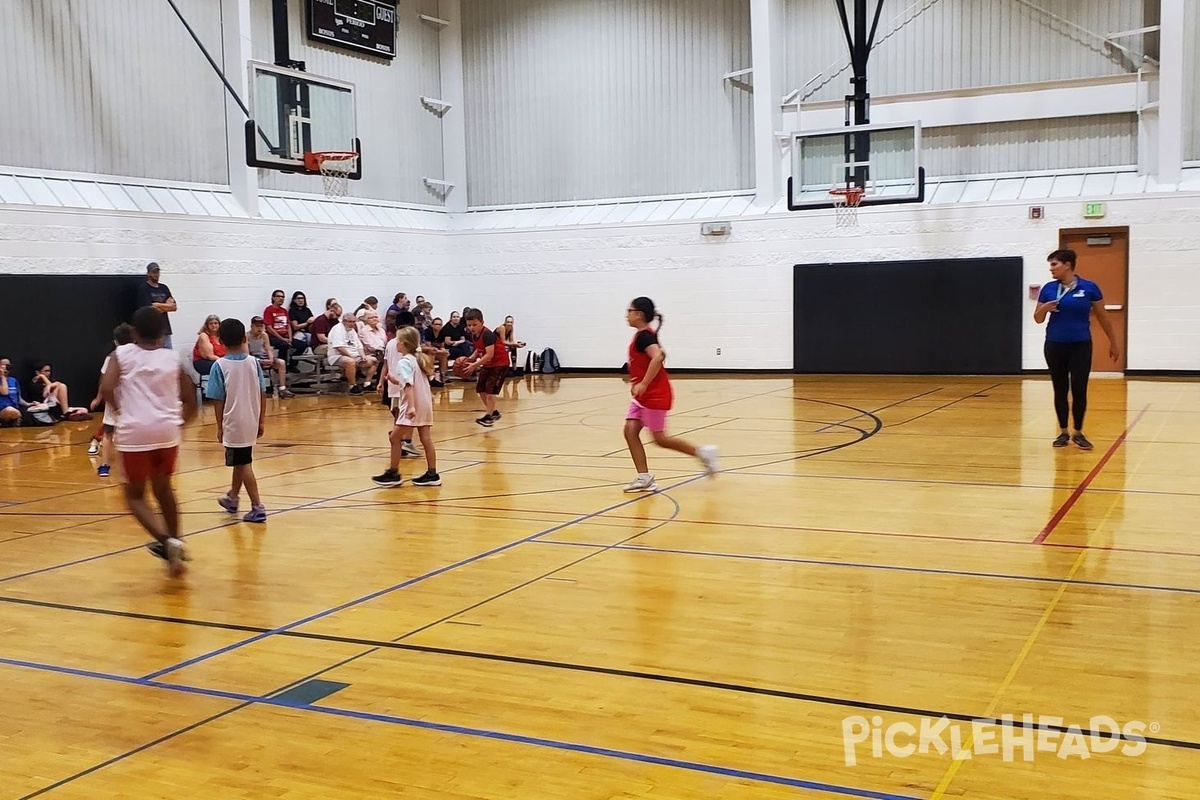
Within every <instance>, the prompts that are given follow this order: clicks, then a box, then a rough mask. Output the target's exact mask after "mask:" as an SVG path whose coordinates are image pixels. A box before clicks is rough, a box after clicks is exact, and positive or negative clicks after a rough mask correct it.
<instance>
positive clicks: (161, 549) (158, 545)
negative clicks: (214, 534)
mask: <svg viewBox="0 0 1200 800" xmlns="http://www.w3.org/2000/svg"><path fill="white" fill-rule="evenodd" d="M146 549H147V550H148V551H149V552H150V555H152V556H154V557H155V558H161V559H162V560H163V561H166V560H167V546H166V545H165V544H163V543H162V542H159V541H153V542H151V543H150V544H148V545H146ZM183 560H184V561H191V560H192V554H191V553H189V552H188V551H187V550H184V551H183Z"/></svg>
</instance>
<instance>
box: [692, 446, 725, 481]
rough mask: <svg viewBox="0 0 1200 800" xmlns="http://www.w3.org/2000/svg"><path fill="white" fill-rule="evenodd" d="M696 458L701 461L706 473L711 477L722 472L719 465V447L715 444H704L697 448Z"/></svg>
mask: <svg viewBox="0 0 1200 800" xmlns="http://www.w3.org/2000/svg"><path fill="white" fill-rule="evenodd" d="M696 458H698V459H700V463H702V464H703V465H704V471H705V472H707V473H708V474H709V475H716V474H717V473H718V472H720V471H721V465H720V464H718V463H717V446H716V445H713V444H702V445H700V446H699V447H697V448H696Z"/></svg>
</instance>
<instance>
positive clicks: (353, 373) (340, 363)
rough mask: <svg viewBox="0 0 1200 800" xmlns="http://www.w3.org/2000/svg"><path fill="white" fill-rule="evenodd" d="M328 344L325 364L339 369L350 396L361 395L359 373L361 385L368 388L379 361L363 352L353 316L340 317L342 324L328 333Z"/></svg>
mask: <svg viewBox="0 0 1200 800" xmlns="http://www.w3.org/2000/svg"><path fill="white" fill-rule="evenodd" d="M335 305H336V303H335ZM328 344H329V352H328V354H327V355H326V357H325V358H326V363H328V364H329V366H330V367H332V368H334V369H340V370H341V371H342V374H343V375H345V376H346V382H347V383H348V384H350V394H355V395H358V394H362V393H363V385H362V384H360V383H359V382H358V374H359V372H360V371H361V372H362V374H363V383H365V384H367V385H368V386H370V385H371V379H372V378H374V377H375V370H376V369H378V368H379V361H378V360H377V359H376V358H375V356H371V355H367V354H366V353H364V352H363V346H362V340H361V339H359V338H358V326H357V324H356V321H355V319H354V314H352V313H350V312H346V313H345V314H343V315H342V323H341V324H340V325H335V326H334V327H333V328H332V329H331V330H330V331H329V338H328Z"/></svg>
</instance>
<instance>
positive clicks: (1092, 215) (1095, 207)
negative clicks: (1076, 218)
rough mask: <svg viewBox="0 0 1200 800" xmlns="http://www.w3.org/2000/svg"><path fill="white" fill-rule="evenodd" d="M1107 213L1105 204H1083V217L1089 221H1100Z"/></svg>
mask: <svg viewBox="0 0 1200 800" xmlns="http://www.w3.org/2000/svg"><path fill="white" fill-rule="evenodd" d="M1107 213H1108V212H1107V211H1106V210H1105V208H1104V203H1084V204H1083V216H1084V217H1085V218H1087V219H1098V218H1100V217H1103V216H1104V215H1105V214H1107Z"/></svg>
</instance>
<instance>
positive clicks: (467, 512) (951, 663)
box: [0, 377, 1200, 800]
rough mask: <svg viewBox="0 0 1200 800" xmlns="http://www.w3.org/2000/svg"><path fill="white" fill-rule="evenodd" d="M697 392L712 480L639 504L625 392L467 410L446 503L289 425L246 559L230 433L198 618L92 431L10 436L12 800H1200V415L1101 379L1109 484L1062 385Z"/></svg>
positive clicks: (327, 425) (4, 457)
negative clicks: (493, 416) (1001, 748)
mask: <svg viewBox="0 0 1200 800" xmlns="http://www.w3.org/2000/svg"><path fill="white" fill-rule="evenodd" d="M676 386H677V395H678V403H677V405H678V407H677V412H676V413H675V415H674V417H673V419H674V430H675V431H676V432H679V433H684V434H685V435H686V436H687V437H688V438H691V439H693V440H694V441H696V442H704V441H711V442H714V443H716V444H718V445H719V446H720V447H721V449H722V456H723V459H722V460H723V466H724V467H725V469H726V471H725V472H724V473H722V474H721V475H719V476H718V477H717V478H715V479H713V480H709V479H705V478H702V477H700V476H699V475H698V474H697V467H696V464H695V463H693V462H692V461H690V460H688V459H684V458H682V457H676V456H674V455H673V454H668V453H665V452H663V451H658V450H654V449H651V450H650V458H651V465H652V467H653V468H654V470H655V472H656V474H657V476H658V479H659V484H660V486H661V487H662V492H661V493H660V494H657V495H637V496H632V495H626V494H623V493H622V492H621V485H622V484H623V483H624V482H626V481H627V480H629V479H630V478H631V477H632V468H631V465H630V463H629V460H628V456H627V455H626V454H625V452H624V447H623V442H622V439H621V435H620V427H621V419H622V414H623V411H624V409H625V405H626V402H627V397H628V394H627V389H626V387H625V385H624V384H622V383H621V382H619V381H618V380H617V379H615V378H607V377H606V378H599V377H576V378H571V377H568V378H562V379H538V380H536V381H522V382H520V383H517V384H513V385H510V386H509V388H508V389H506V395H505V399H504V400H503V401H502V403H501V409H502V411H504V412H505V416H504V419H503V420H502V421H501V422H500V423H499V424H498V425H497V426H496V427H495V428H494V429H492V430H483V429H480V428H478V426H476V425H475V424H474V423H473V422H472V420H473V418H474V416H475V415H476V414H477V413H478V409H479V405H478V403H477V400H476V399H475V398H474V396H473V393H472V392H470V391H468V390H464V389H463V388H461V386H459V387H456V388H455V387H452V388H451V389H449V390H446V391H443V392H441V393H440V399H439V402H440V404H441V405H440V407H439V409H438V412H437V413H438V416H437V424H436V427H435V436H436V438H437V440H438V443H439V448H440V467H441V470H442V473H443V475H444V480H445V485H444V486H442V487H441V488H440V489H417V488H412V487H407V486H406V487H403V488H400V489H390V490H381V489H377V488H374V487H373V486H372V484H371V483H370V481H369V476H371V475H373V474H375V473H377V472H379V471H381V470H382V468H383V467H384V466H385V464H384V453H385V447H386V442H385V439H384V437H385V434H386V431H387V429H388V417H387V414H386V412H385V411H384V410H383V409H382V407H380V406H379V405H378V404H377V403H376V402H374V401H373V400H372V399H371V398H348V397H324V398H298V399H295V400H291V401H287V402H282V403H280V402H279V401H276V400H272V401H271V402H270V412H271V416H270V418H269V420H268V423H267V435H266V437H265V438H264V439H263V441H262V443H261V446H260V447H259V448H258V449H257V451H256V452H257V462H256V471H257V473H258V476H259V479H260V481H261V483H262V486H263V490H264V496H265V498H266V500H267V503H268V508H269V509H270V511H271V512H273V513H272V516H271V517H270V519H269V521H268V522H267V524H266V525H259V526H254V525H248V524H243V523H240V522H237V521H236V519H235V518H232V517H230V516H228V515H226V514H225V513H224V512H223V511H221V510H220V509H219V508H218V507H217V504H216V497H217V496H218V494H219V493H221V492H222V491H223V490H224V488H225V486H226V485H227V481H228V470H227V469H225V467H224V466H223V460H222V451H221V449H220V447H219V446H218V444H217V443H216V442H215V441H214V436H215V429H214V426H213V419H212V409H211V407H209V408H206V409H205V410H204V411H203V415H202V417H201V418H200V419H199V420H198V421H197V423H195V424H193V425H192V426H191V427H189V429H188V431H187V441H186V443H185V445H184V447H183V450H182V454H181V460H180V472H179V475H178V476H177V481H176V485H177V489H178V492H179V494H180V497H181V500H182V505H183V510H184V515H185V516H184V525H185V530H186V531H187V533H188V534H189V535H188V542H189V545H190V548H191V550H192V553H193V555H194V558H195V560H194V561H193V562H192V566H191V572H190V574H189V575H188V577H187V578H186V579H185V580H183V581H178V582H175V581H171V580H169V579H168V578H167V577H166V576H165V574H164V570H163V564H162V562H160V561H158V560H156V559H154V558H153V557H151V556H150V555H148V554H147V553H146V552H145V551H144V550H143V549H142V545H143V544H144V543H145V538H144V536H143V534H142V533H141V532H140V531H139V530H138V529H136V527H135V525H134V524H133V522H132V521H131V519H130V518H129V517H128V516H127V515H126V513H125V512H124V506H123V501H122V498H121V494H120V488H119V486H118V483H117V480H116V479H115V478H114V479H111V480H110V481H108V482H102V481H101V480H100V479H97V478H96V477H95V472H94V468H93V466H92V464H91V463H89V459H88V458H87V457H86V456H85V454H84V444H85V443H86V441H87V438H88V435H89V433H90V431H91V430H92V424H94V423H92V424H87V425H64V426H59V427H56V428H50V429H22V430H9V431H3V432H0V520H2V522H0V685H3V687H4V691H3V701H2V708H3V713H0V800H9V799H10V798H25V797H35V796H45V797H49V798H89V799H90V798H101V797H117V796H120V797H124V798H178V797H181V796H189V797H203V798H206V799H207V798H267V797H278V798H335V797H337V798H362V797H385V796H386V797H404V798H451V799H452V800H453V799H457V798H504V799H506V800H507V799H508V798H512V799H513V800H540V799H541V798H589V799H590V798H678V799H679V800H695V799H696V798H730V799H734V798H737V799H740V798H777V797H778V798H782V797H788V798H793V797H838V796H842V797H871V798H931V797H932V798H940V797H969V798H1005V799H1006V800H1009V799H1011V798H1039V799H1043V798H1095V797H1100V796H1109V797H1121V798H1155V800H1161V799H1162V798H1195V797H1197V796H1198V791H1200V790H1197V788H1196V786H1197V777H1198V776H1200V744H1198V743H1200V716H1193V712H1194V711H1198V710H1200V667H1198V666H1197V665H1198V664H1200V536H1198V531H1197V527H1198V526H1197V519H1198V518H1200V446H1198V445H1200V384H1198V383H1195V382H1186V381H1178V382H1171V381H1129V382H1126V381H1123V380H1094V381H1093V383H1092V408H1091V412H1090V414H1089V424H1088V431H1087V432H1088V434H1089V435H1090V436H1091V437H1092V439H1093V441H1094V442H1095V444H1096V449H1095V450H1094V451H1093V452H1083V451H1080V450H1078V449H1077V448H1074V447H1071V448H1068V449H1065V450H1053V449H1051V447H1050V439H1051V438H1052V436H1053V433H1054V424H1053V415H1052V412H1051V408H1050V388H1049V385H1048V382H1047V381H1046V380H1045V379H1028V380H1022V379H1015V378H1014V379H992V378H918V379H914V378H890V379H889V378H884V379H879V378H871V379H868V378H851V377H847V378H802V379H795V380H793V379H791V378H749V379H746V378H723V379H709V378H704V379H677V382H676ZM464 395H465V396H464ZM406 466H407V467H408V474H409V476H410V477H411V475H412V474H416V473H419V472H420V471H421V468H422V467H423V463H422V462H421V461H420V460H415V461H414V462H408V463H407V464H406ZM244 502H245V501H244V500H243V503H244ZM1005 714H1012V715H1015V717H1016V719H1017V725H1018V727H1016V728H1007V729H1001V728H999V727H998V726H993V725H989V724H987V723H980V724H979V725H978V726H977V727H978V730H975V729H974V728H973V727H972V723H971V720H972V719H976V718H981V719H994V718H998V717H1001V715H1005ZM1024 714H1031V715H1033V716H1032V717H1031V718H1030V719H1031V720H1032V722H1031V723H1026V722H1024V721H1023V717H1022V715H1024ZM943 716H945V717H947V719H948V721H947V723H945V724H948V725H949V727H950V728H953V729H954V732H953V734H951V732H950V731H949V730H948V729H947V730H945V732H944V735H941V736H940V738H939V739H938V744H935V745H932V746H926V747H925V748H924V750H925V752H921V750H920V749H918V750H917V752H915V753H913V754H911V755H908V756H907V757H903V753H902V751H898V752H900V754H896V753H893V752H891V751H890V750H889V748H888V747H887V746H886V744H883V742H885V741H886V739H887V738H888V734H892V735H894V734H895V733H896V732H897V731H899V733H900V735H899V737H898V738H893V744H894V745H895V746H896V747H903V746H904V745H905V744H908V743H910V742H911V743H914V744H915V743H916V742H917V738H918V737H917V736H913V735H910V733H908V732H909V731H918V730H919V729H920V728H921V726H922V724H923V723H922V721H923V720H924V721H925V723H924V724H926V726H927V727H929V726H934V725H936V724H938V720H939V719H940V718H942V717H943ZM1096 717H1109V718H1112V720H1114V721H1115V722H1116V724H1117V725H1119V726H1127V725H1129V724H1131V723H1141V724H1142V725H1144V726H1145V728H1144V729H1142V728H1137V729H1135V730H1134V733H1137V732H1138V731H1141V733H1142V735H1144V736H1145V737H1146V738H1147V739H1148V740H1149V741H1148V743H1147V744H1145V746H1144V747H1142V748H1141V750H1142V752H1137V751H1138V750H1139V748H1138V747H1137V746H1136V745H1137V740H1136V737H1132V738H1129V739H1126V740H1121V741H1118V740H1114V739H1111V738H1107V737H1105V736H1104V735H1098V736H1097V737H1096V738H1095V739H1091V738H1088V737H1087V734H1088V733H1089V732H1090V731H1091V728H1092V727H1097V728H1098V727H1099V723H1095V722H1093V719H1094V718H1096ZM1053 718H1058V719H1053ZM897 723H908V724H909V725H911V726H912V728H911V729H906V728H903V727H901V728H891V727H890V726H893V725H894V724H897ZM1037 723H1041V724H1042V725H1044V726H1048V727H1046V728H1045V729H1044V730H1041V731H1038V732H1036V734H1037V738H1036V741H1037V742H1042V741H1043V738H1044V739H1045V741H1046V742H1047V743H1048V746H1047V748H1046V749H1045V750H1042V749H1038V748H1035V747H1032V746H1030V747H1028V748H1026V747H1022V746H1020V745H1018V747H1017V749H1016V751H1015V754H1012V755H1013V757H1012V758H1007V759H1006V758H1005V757H1004V754H1003V752H1000V753H994V754H987V746H986V745H987V743H988V737H989V736H990V737H992V738H991V742H992V744H996V743H999V742H1000V740H1001V735H1000V734H1001V733H1005V734H1007V733H1012V734H1013V735H1014V737H1016V736H1020V735H1025V734H1027V735H1028V736H1029V737H1030V741H1031V742H1033V741H1035V739H1034V734H1035V732H1034V731H1033V730H1032V727H1027V725H1032V724H1037ZM1073 725H1078V726H1080V728H1081V729H1082V732H1083V735H1082V736H1081V737H1074V736H1073V734H1072V732H1071V730H1070V726H1073ZM856 726H858V727H856ZM866 726H870V727H869V729H868V727H866ZM845 730H850V731H851V733H854V734H857V733H859V732H860V731H861V732H864V733H863V736H862V738H864V739H865V741H863V742H862V743H861V744H857V745H855V744H854V743H853V741H851V743H850V745H849V747H850V750H849V756H850V757H852V759H851V758H848V752H847V744H846V739H845V736H844V731H845ZM1127 732H1128V731H1127ZM953 736H958V749H959V751H960V757H959V758H958V759H956V758H954V750H949V751H948V752H941V749H943V748H941V747H939V746H938V745H940V744H942V743H944V746H946V747H949V746H950V745H951V744H952V742H953ZM872 737H874V741H879V742H880V743H881V744H880V745H879V746H878V748H877V749H878V752H879V757H876V756H875V755H874V754H873V752H872ZM1068 738H1070V739H1071V741H1072V742H1073V743H1074V749H1072V748H1070V747H1064V743H1066V742H1067V739H1068ZM1080 740H1082V741H1085V742H1086V743H1087V746H1086V747H1084V748H1083V754H1082V755H1081V753H1080V749H1079V747H1078V745H1079V742H1080ZM928 744H929V743H928V742H927V745H928ZM1118 745H1120V747H1118ZM1127 748H1128V749H1130V750H1132V751H1133V752H1132V753H1131V752H1123V751H1124V750H1126V749H1127ZM974 749H978V750H979V752H971V753H970V754H971V755H972V757H971V758H969V759H968V758H966V756H965V754H964V753H963V752H962V751H973V750H974ZM1089 750H1090V752H1089ZM1101 751H1107V752H1101ZM1083 755H1087V756H1089V757H1088V758H1086V759H1085V758H1084V757H1083ZM1026 756H1028V757H1029V758H1030V759H1031V760H1029V761H1026V760H1024V759H1025V757H1026ZM848 760H853V761H854V762H855V763H854V764H853V765H849V764H848V763H847V761H848Z"/></svg>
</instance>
